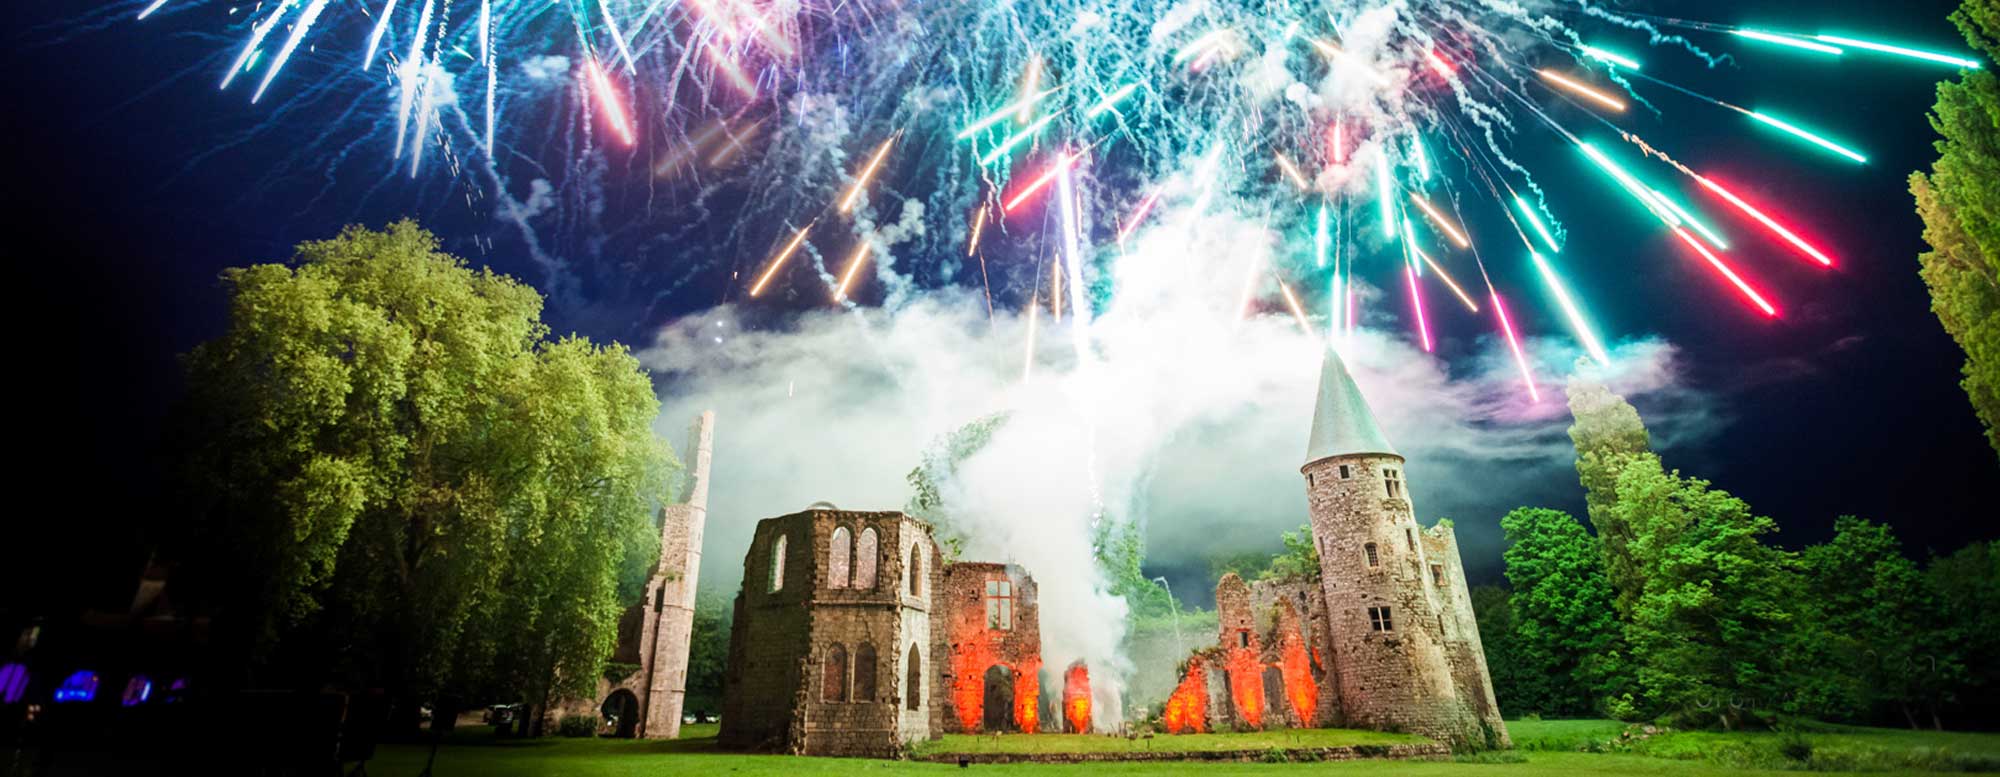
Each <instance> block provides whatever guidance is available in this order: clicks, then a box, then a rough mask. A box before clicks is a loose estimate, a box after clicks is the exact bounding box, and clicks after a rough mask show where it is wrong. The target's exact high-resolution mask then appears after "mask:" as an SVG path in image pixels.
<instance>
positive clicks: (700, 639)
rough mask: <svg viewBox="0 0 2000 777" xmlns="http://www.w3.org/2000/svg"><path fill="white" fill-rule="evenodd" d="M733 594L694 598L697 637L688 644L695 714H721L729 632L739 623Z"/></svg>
mask: <svg viewBox="0 0 2000 777" xmlns="http://www.w3.org/2000/svg"><path fill="white" fill-rule="evenodd" d="M735 600H736V595H735V592H734V591H731V592H729V593H726V594H725V593H723V592H722V591H719V590H716V589H708V590H706V591H704V592H703V593H702V594H697V595H696V596H695V605H694V635H693V636H692V637H691V638H689V640H688V643H689V644H688V672H687V704H686V709H687V710H688V711H689V712H691V713H694V714H711V713H717V712H720V711H721V710H722V678H723V673H724V671H725V670H727V669H728V666H729V629H730V626H731V625H732V624H733V623H734V621H735V620H736V617H735V615H736V611H735V605H734V604H733V603H734V602H735Z"/></svg>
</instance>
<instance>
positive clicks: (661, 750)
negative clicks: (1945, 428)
mask: <svg viewBox="0 0 2000 777" xmlns="http://www.w3.org/2000/svg"><path fill="white" fill-rule="evenodd" d="M1508 726H1509V729H1510V731H1511V732H1512V733H1513V736H1514V738H1515V740H1516V741H1517V742H1520V741H1524V740H1526V741H1535V742H1542V743H1544V744H1546V745H1549V746H1550V749H1540V750H1529V749H1526V748H1525V747H1524V748H1523V749H1521V750H1517V751H1513V752H1508V753H1499V754H1488V755H1487V756H1484V757H1476V758H1470V759H1465V760H1461V761H1445V760H1440V761H1346V762H1336V763H1311V764H1262V763H1258V764H1245V763H1208V762H1186V763H1171V764H1163V763H1093V764H1084V765H1049V764H983V765H978V766H974V767H973V770H976V771H979V772H981V773H995V774H1001V773H1004V774H1023V775H1025V774H1055V775H1069V776H1071V777H1085V775H1088V777H1099V775H1136V774H1160V773H1167V772H1171V773H1174V774H1182V773H1194V774H1202V775H1237V774H1240V775H1280V774H1299V773H1303V772H1307V771H1311V772H1313V773H1320V772H1331V773H1336V774H1343V775H1412V776H1413V777H1522V776H1525V775H1544V774H1561V775H1578V776H1579V777H1598V776H1599V775H1602V776H1603V777H1612V776H1613V775H1638V776H1639V777H1655V776H1657V777H1708V776H1709V775H1781V774H1797V773H1798V771H1797V770H1798V769H1799V768H1800V767H1801V766H1802V764H1799V763H1797V762H1793V763H1790V764H1778V765H1780V766H1789V769H1776V768H1745V767H1744V766H1742V765H1738V764H1732V763H1727V762H1724V761H1721V760H1716V759H1711V758H1707V757H1703V756H1701V755H1699V753H1700V752H1701V751H1703V750H1705V749H1706V750H1713V749H1717V748H1720V749H1722V750H1728V749H1730V748H1740V747H1750V748H1758V747H1768V748H1772V750H1771V752H1776V750H1775V746H1776V744H1777V742H1778V740H1779V738H1780V735H1777V734H1768V733H1756V734H1710V733H1705V732H1697V733H1682V734H1669V735H1665V736H1658V737H1653V738H1652V739H1649V740H1646V741H1645V742H1643V743H1641V744H1642V745H1645V747H1646V749H1645V751H1644V752H1639V751H1637V750H1627V751H1619V752H1605V753H1589V752H1577V751H1576V749H1575V748H1576V747H1588V746H1589V744H1590V743H1591V742H1593V741H1594V742H1598V743H1600V744H1601V743H1602V742H1605V741H1609V740H1612V739H1616V738H1618V735H1619V733H1620V732H1622V731H1623V730H1624V728H1625V727H1624V726H1623V725H1622V724H1619V723H1616V722H1613V721H1518V722H1512V723H1509V724H1508ZM1324 733H1326V734H1329V735H1344V736H1353V735H1355V734H1356V732H1324ZM1361 733H1363V734H1367V732H1361ZM715 734H716V727H715V726H713V725H707V726H689V727H687V728H685V729H683V735H684V737H685V738H683V739H679V740H675V741H668V742H660V741H647V740H614V739H555V738H549V739H543V740H539V741H534V742H518V741H510V740H496V739H493V738H492V736H491V734H490V733H489V732H487V731H486V730H484V729H482V728H473V729H470V730H467V731H465V732H463V733H461V734H460V735H458V736H457V737H456V738H455V739H454V740H453V742H452V743H451V744H448V745H446V746H445V747H444V748H443V749H442V750H441V752H440V753H439V755H438V760H437V767H436V770H435V772H434V773H435V774H436V775H438V777H514V776H515V775H521V776H522V777H528V776H529V775H534V776H535V777H594V776H595V775H607V776H608V775H639V776H642V777H643V776H645V775H662V776H665V775H683V774H689V775H693V774H703V775H705V774H728V775H732V777H759V776H760V775H778V776H782V777H810V776H811V775H828V774H881V775H889V774H910V773H930V774H939V775H942V774H946V773H948V772H955V771H958V767H957V766H955V765H951V764H931V763H912V762H907V761H875V760H865V759H850V758H796V757H792V756H782V755H739V754H736V753H729V752H724V751H721V750H719V749H717V747H716V745H715ZM1367 735H1368V736H1394V735H1374V734H1367ZM1272 736H1279V737H1283V736H1286V734H1285V733H1284V732H1278V733H1277V734H1274V735H1272ZM1806 737H1807V739H1808V740H1809V741H1812V742H1813V744H1814V752H1815V755H1818V754H1820V753H1821V752H1822V751H1832V752H1835V753H1842V752H1850V751H1852V752H1871V753H1877V754H1878V755H1879V754H1882V753H1890V754H1895V755H1896V756H1897V757H1899V758H1903V759H1905V760H1908V759H1910V758H1912V757H1913V754H1914V755H1922V754H1925V753H1932V754H1934V753H1937V752H1949V753H1952V754H1954V757H1959V756H1966V755H1969V756H1976V757H1988V756H1990V757H1993V758H1995V759H2000V735H1994V734H1958V733H1944V734H1940V733H1937V732H1910V731H1898V730H1894V729H1862V728H1848V727H1834V726H1820V727H1815V730H1814V731H1812V732H1810V733H1808V734H1806ZM967 738H968V739H991V738H989V737H967ZM1040 738H1042V737H1039V736H1036V737H1027V736H1018V735H1017V736H1012V737H1001V738H1000V739H1002V740H1008V739H1023V740H1026V739H1040ZM1079 738H1083V737H1079ZM1089 738H1090V739H1098V737H1089ZM1177 738H1178V739H1189V738H1190V737H1177ZM1102 739H1106V740H1107V741H1109V742H1116V743H1118V744H1119V745H1124V744H1126V743H1125V740H1122V739H1110V738H1102ZM947 741H949V740H947ZM1154 743H1155V744H1156V745H1157V744H1158V743H1159V740H1158V739H1156V740H1154ZM1346 743H1347V744H1355V743H1356V742H1353V741H1348V742H1346ZM933 744H934V745H935V744H939V743H933ZM425 755H426V749H425V748H423V747H418V746H409V745H394V746H387V747H384V748H383V750H382V752H381V754H380V757H379V758H377V759H376V761H375V762H374V763H372V764H370V765H369V769H368V771H369V773H371V774H377V775H386V776H387V777H398V776H399V775H414V774H416V773H417V771H418V770H419V769H420V768H422V766H423V763H424V756H425ZM1995 763H1996V764H2000V760H1996V761H1995ZM1815 765H1819V764H1818V762H1815ZM1827 765H1838V764H1832V762H1830V761H1829V762H1827ZM1857 765H1858V766H1864V767H1865V766H1869V765H1870V764H1850V765H1847V767H1846V768H1854V767H1855V766H1857ZM1970 765H1979V764H1977V763H1973V762H1968V761H1964V760H1960V761H1958V762H1956V763H1948V764H1945V766H1946V767H1947V768H1950V767H1953V766H1956V767H1957V768H1959V769H1963V768H1964V767H1965V766H1970ZM1876 768H1877V769H1878V770H1880V771H1893V772H1896V773H1901V774H1911V773H1920V772H1919V771H1918V770H1913V769H1911V768H1909V767H1907V766H1901V767H1899V766H1879V767H1876ZM1986 768H1993V767H1986Z"/></svg>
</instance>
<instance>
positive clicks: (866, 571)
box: [854, 527, 882, 591]
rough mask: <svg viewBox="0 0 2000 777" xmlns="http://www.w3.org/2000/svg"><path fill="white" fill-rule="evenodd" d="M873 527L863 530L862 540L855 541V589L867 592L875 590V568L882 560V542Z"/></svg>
mask: <svg viewBox="0 0 2000 777" xmlns="http://www.w3.org/2000/svg"><path fill="white" fill-rule="evenodd" d="M876 536H877V535H876V534H875V529H874V528H873V527H870V528H866V529H862V530H861V538H860V539H857V540H855V541H854V587H855V588H860V589H862V590H866V591H872V590H875V567H876V565H877V563H878V562H879V560H880V556H881V553H882V550H881V548H880V547H878V546H879V545H880V544H881V541H880V540H878V539H877V538H876Z"/></svg>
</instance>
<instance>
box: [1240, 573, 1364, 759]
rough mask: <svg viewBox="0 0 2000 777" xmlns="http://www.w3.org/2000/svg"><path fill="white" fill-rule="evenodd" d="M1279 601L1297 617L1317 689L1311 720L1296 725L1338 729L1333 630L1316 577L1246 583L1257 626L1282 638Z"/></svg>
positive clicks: (1338, 701)
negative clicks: (1287, 603) (1277, 616)
mask: <svg viewBox="0 0 2000 777" xmlns="http://www.w3.org/2000/svg"><path fill="white" fill-rule="evenodd" d="M1280 602H1290V603H1291V604H1292V605H1293V607H1294V611H1295V612H1296V613H1297V615H1298V632H1299V635H1300V636H1301V637H1303V638H1304V639H1303V644H1302V645H1301V648H1302V649H1303V650H1304V658H1305V659H1306V663H1307V665H1308V666H1310V670H1309V676H1310V677H1311V678H1312V682H1313V685H1314V687H1315V688H1316V690H1317V693H1316V694H1315V704H1314V710H1313V714H1312V715H1311V719H1310V720H1309V721H1308V722H1305V723H1301V724H1299V725H1303V726H1307V727H1312V728H1336V727H1339V726H1341V725H1343V722H1342V719H1341V712H1340V696H1339V692H1338V689H1339V685H1340V684H1339V680H1338V678H1337V677H1336V675H1335V673H1334V662H1333V627H1332V624H1330V623H1329V622H1328V620H1327V614H1326V590H1325V589H1324V588H1323V587H1322V586H1321V584H1320V579H1319V578H1318V577H1302V578H1297V579H1282V580H1277V579H1274V580H1259V581H1257V582H1255V583H1251V584H1250V607H1251V609H1252V610H1253V611H1255V612H1256V613H1257V616H1258V626H1259V627H1260V628H1265V629H1270V630H1273V631H1274V632H1275V633H1276V634H1277V635H1278V636H1279V637H1281V638H1282V636H1283V635H1284V634H1286V633H1288V631H1289V630H1287V629H1283V628H1279V625H1278V623H1277V618H1276V615H1277V613H1278V612H1279V603H1280ZM1267 618H1268V620H1267Z"/></svg>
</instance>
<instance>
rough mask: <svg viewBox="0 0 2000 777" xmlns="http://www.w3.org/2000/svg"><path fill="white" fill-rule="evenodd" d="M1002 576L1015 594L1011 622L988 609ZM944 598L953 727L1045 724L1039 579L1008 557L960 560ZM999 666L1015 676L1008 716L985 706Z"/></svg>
mask: <svg viewBox="0 0 2000 777" xmlns="http://www.w3.org/2000/svg"><path fill="white" fill-rule="evenodd" d="M1000 582H1005V583H1007V585H1008V589H1007V590H1008V592H1009V594H1010V597H1009V599H1008V601H1007V602H1006V604H1007V612H1006V613H1005V621H1006V622H1005V623H1004V624H999V623H994V622H992V621H995V620H999V618H998V615H999V613H997V612H996V613H994V614H993V615H994V617H991V618H989V613H988V608H987V590H988V585H989V584H993V583H1000ZM936 601H937V602H938V608H939V610H941V611H942V615H941V616H940V618H941V621H942V623H944V629H943V630H944V635H945V636H944V643H945V653H944V655H945V657H946V658H945V661H944V663H943V664H942V665H941V667H940V668H941V669H942V670H943V672H942V678H941V687H942V688H943V689H944V692H943V694H942V695H943V697H944V699H943V701H944V711H945V715H944V721H945V730H947V731H951V732H955V733H978V732H982V731H986V730H987V729H988V728H989V726H988V721H989V720H995V719H1002V720H1004V721H1006V722H1007V723H1009V724H1011V725H1010V726H1002V727H1003V728H1011V729H1012V730H1015V731H1024V732H1033V731H1038V730H1040V728H1041V725H1042V722H1043V721H1042V719H1041V713H1040V706H1041V705H1040V703H1039V701H1040V696H1041V677H1040V676H1041V668H1042V630H1041V619H1040V617H1039V607H1038V601H1037V593H1036V587H1035V580H1034V578H1033V577H1030V576H1029V575H1028V574H1027V571H1026V570H1024V569H1022V568H1020V567H1018V566H1013V565H1008V564H995V563H986V562H961V563H957V564H952V565H950V566H948V567H946V568H945V570H944V577H943V583H942V584H941V586H940V588H939V589H938V596H937V597H936ZM1003 626H1004V627H1003ZM995 666H1000V667H1004V668H1005V671H1006V672H1007V673H1008V674H1009V675H1010V677H1009V680H1008V683H1009V688H1008V689H1007V690H1008V692H1007V693H1006V694H1004V696H1006V697H1009V698H1007V701H1008V702H1009V706H1010V709H1008V710H1006V711H1005V714H1004V715H999V714H996V712H995V711H989V710H987V709H986V706H985V705H986V701H987V697H988V696H989V695H990V689H989V688H988V677H987V674H988V672H989V671H990V670H991V669H992V668H993V667H995Z"/></svg>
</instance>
